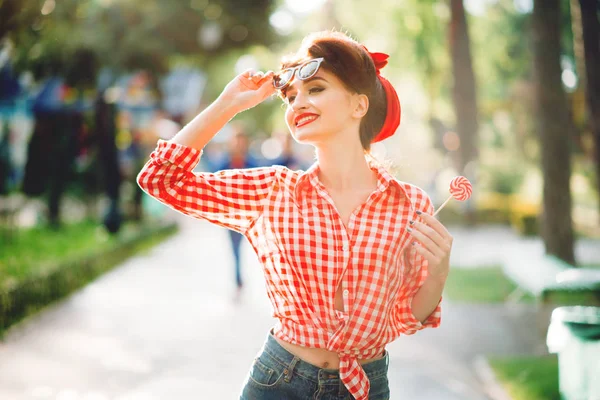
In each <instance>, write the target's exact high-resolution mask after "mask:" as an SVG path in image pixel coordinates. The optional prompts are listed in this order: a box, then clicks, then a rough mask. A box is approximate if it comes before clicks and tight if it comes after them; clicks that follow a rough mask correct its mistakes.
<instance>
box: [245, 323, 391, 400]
mask: <svg viewBox="0 0 600 400" xmlns="http://www.w3.org/2000/svg"><path fill="white" fill-rule="evenodd" d="M388 363H389V355H388V353H387V352H386V353H385V356H384V357H383V358H381V359H379V360H376V361H372V362H370V363H367V364H365V365H363V368H364V370H365V372H366V373H367V376H368V377H369V381H370V383H371V389H370V390H369V400H389V398H390V389H389V385H388V378H387V372H388ZM283 399H285V400H352V399H353V397H352V396H351V395H350V393H348V390H347V389H346V387H345V386H344V384H343V383H342V381H341V379H340V376H339V372H338V370H335V369H323V368H319V367H317V366H314V365H312V364H309V363H307V362H305V361H302V360H300V359H299V358H298V357H296V356H294V355H293V354H291V353H290V352H288V351H287V350H286V349H284V348H283V347H281V345H280V344H279V343H277V341H276V340H275V339H274V338H273V336H272V335H270V334H269V336H268V338H267V341H266V343H265V344H264V346H263V348H262V351H261V352H260V354H259V355H258V357H257V358H256V359H255V360H254V363H253V364H252V367H251V368H250V373H249V375H248V377H247V380H246V382H245V385H244V388H243V389H242V395H241V397H240V400H283Z"/></svg>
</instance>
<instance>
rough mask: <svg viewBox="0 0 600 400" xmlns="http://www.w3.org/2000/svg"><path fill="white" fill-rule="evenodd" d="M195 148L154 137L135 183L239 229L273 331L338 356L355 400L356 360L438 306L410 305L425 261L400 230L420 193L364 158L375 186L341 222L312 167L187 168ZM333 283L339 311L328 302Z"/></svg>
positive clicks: (362, 378) (420, 204) (421, 200)
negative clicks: (258, 273)
mask: <svg viewBox="0 0 600 400" xmlns="http://www.w3.org/2000/svg"><path fill="white" fill-rule="evenodd" d="M201 154H202V153H201V152H200V151H198V150H197V149H193V148H190V147H186V146H182V145H178V144H175V143H171V142H166V141H162V140H161V141H159V143H158V146H157V148H156V150H155V151H154V152H153V153H152V154H151V155H150V160H149V161H148V162H147V163H146V165H145V166H144V168H143V169H142V170H141V172H140V173H139V175H138V183H139V185H140V187H141V188H142V189H144V191H146V192H147V193H148V194H149V195H151V196H153V197H155V198H157V199H158V200H160V201H162V202H163V203H165V204H167V205H168V206H170V207H172V208H174V209H175V210H177V211H180V212H182V213H184V214H187V215H190V216H193V217H196V218H202V219H205V220H208V221H210V222H213V223H215V224H217V225H220V226H224V227H226V228H229V229H233V230H236V231H238V232H241V233H243V234H244V235H245V236H246V237H247V238H248V240H249V242H250V243H251V245H252V247H253V248H254V250H255V251H256V254H257V255H258V257H259V260H260V262H261V264H262V266H263V269H264V275H265V278H266V283H267V293H268V296H269V298H270V300H271V303H272V305H273V313H274V317H275V318H277V320H278V322H277V323H276V326H275V328H274V335H275V336H276V337H278V338H280V339H282V340H284V341H287V342H290V343H294V344H297V345H301V346H306V347H311V348H323V349H327V350H330V351H334V352H336V353H338V354H339V357H340V377H341V379H342V381H343V382H344V384H345V385H346V387H347V388H348V390H349V392H350V393H351V394H352V395H353V396H354V397H355V398H356V399H367V395H368V392H369V387H370V385H369V379H368V378H367V376H366V374H365V372H364V370H363V369H362V367H361V365H360V364H359V362H358V359H359V358H362V359H365V358H372V357H376V356H381V355H382V354H383V352H384V350H385V346H386V344H388V343H390V342H392V341H393V340H395V339H396V338H398V336H400V335H401V334H405V335H410V334H413V333H415V332H416V331H418V330H420V329H422V328H424V327H427V326H429V327H437V326H439V324H440V314H441V310H440V305H439V304H438V306H437V308H436V309H435V311H434V312H433V313H432V314H431V315H430V316H429V317H428V318H427V320H426V321H425V323H423V324H421V322H419V321H418V320H417V319H416V318H415V317H414V316H413V314H412V311H411V301H412V299H413V297H414V296H415V294H416V292H417V291H418V290H419V288H420V287H421V286H422V285H423V283H424V281H425V279H426V277H427V261H426V260H425V259H424V258H423V257H422V256H420V255H419V254H418V253H417V252H416V251H415V248H414V246H412V245H411V243H412V242H411V239H412V237H411V235H410V234H409V233H407V231H406V227H407V224H408V222H409V220H413V221H414V220H416V219H417V218H418V215H417V214H416V211H417V210H421V211H423V212H427V213H432V211H433V206H432V204H431V201H430V199H429V197H428V196H427V194H426V193H425V192H424V191H423V190H421V189H419V188H418V187H416V186H413V185H410V184H407V183H404V182H400V181H398V180H396V179H395V178H393V177H392V176H391V175H390V174H389V172H388V171H387V170H386V169H385V168H383V167H382V166H381V165H379V164H378V163H377V162H376V161H374V160H372V159H370V158H368V161H369V165H370V167H371V168H372V169H373V170H375V171H376V172H377V176H378V185H377V189H376V190H375V191H374V192H373V193H372V194H371V195H370V197H369V198H368V200H367V201H366V202H365V203H364V204H362V205H361V206H360V207H359V208H358V209H357V210H355V211H354V213H353V214H352V216H351V218H350V222H349V224H348V226H347V227H344V224H343V223H342V220H341V218H340V217H339V215H338V213H337V211H336V208H335V207H334V203H333V200H332V199H331V197H330V196H329V194H328V193H327V190H326V189H325V187H324V186H323V185H322V184H321V182H320V181H319V179H318V174H317V173H318V164H314V165H313V166H312V167H311V168H310V169H309V170H308V171H306V172H302V171H291V170H289V169H288V168H286V167H282V166H271V167H262V168H252V169H231V170H224V171H219V172H217V173H203V172H202V173H197V172H193V169H194V168H195V167H196V165H197V164H198V162H199V160H200V156H201ZM339 285H341V288H342V293H343V302H344V310H345V311H339V310H337V309H336V307H335V305H334V301H335V293H336V289H337V288H338V287H339Z"/></svg>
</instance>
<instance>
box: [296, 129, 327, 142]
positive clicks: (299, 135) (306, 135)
mask: <svg viewBox="0 0 600 400" xmlns="http://www.w3.org/2000/svg"><path fill="white" fill-rule="evenodd" d="M321 136H322V135H321V134H319V133H316V132H310V131H305V132H302V131H301V132H297V131H296V132H293V133H292V137H293V138H294V140H296V142H298V143H300V144H314V143H316V142H318V141H319V138H320V137H321Z"/></svg>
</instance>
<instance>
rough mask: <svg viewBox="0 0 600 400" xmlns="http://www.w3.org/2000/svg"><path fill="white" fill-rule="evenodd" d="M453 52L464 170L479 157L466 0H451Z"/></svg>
mask: <svg viewBox="0 0 600 400" xmlns="http://www.w3.org/2000/svg"><path fill="white" fill-rule="evenodd" d="M450 11H451V18H450V54H451V58H452V71H453V75H454V86H453V99H454V110H455V115H456V131H457V133H458V135H459V137H460V148H459V150H458V152H459V154H458V170H459V173H463V172H464V168H465V166H466V165H467V164H468V163H469V161H472V160H474V159H475V158H476V157H477V130H478V121H477V97H476V87H475V74H474V73H473V62H472V59H471V47H470V42H469V30H468V26H467V19H466V16H465V8H464V5H463V0H451V1H450Z"/></svg>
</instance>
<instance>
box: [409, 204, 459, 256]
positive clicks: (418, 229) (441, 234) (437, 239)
mask: <svg viewBox="0 0 600 400" xmlns="http://www.w3.org/2000/svg"><path fill="white" fill-rule="evenodd" d="M421 217H422V219H423V222H421V221H411V226H410V227H409V228H407V230H408V232H410V234H411V235H412V236H413V237H414V238H415V239H417V240H418V241H419V242H420V243H421V244H422V245H423V247H425V249H426V250H427V251H428V252H430V253H431V254H432V255H433V256H435V257H441V258H443V257H446V256H447V255H448V254H450V251H451V249H452V241H453V238H452V235H450V233H448V231H447V230H446V228H445V227H444V226H443V225H442V224H441V223H440V222H439V221H438V220H437V219H435V218H434V217H432V216H431V215H428V214H424V213H423V214H421Z"/></svg>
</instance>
